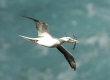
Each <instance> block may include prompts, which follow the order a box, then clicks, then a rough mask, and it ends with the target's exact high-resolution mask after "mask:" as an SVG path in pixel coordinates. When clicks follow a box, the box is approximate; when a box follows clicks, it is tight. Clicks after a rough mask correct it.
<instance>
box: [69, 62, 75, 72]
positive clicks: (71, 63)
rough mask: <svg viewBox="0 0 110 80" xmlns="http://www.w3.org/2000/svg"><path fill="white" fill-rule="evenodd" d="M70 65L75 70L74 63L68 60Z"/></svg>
mask: <svg viewBox="0 0 110 80" xmlns="http://www.w3.org/2000/svg"><path fill="white" fill-rule="evenodd" d="M70 66H71V68H73V69H74V70H76V63H74V62H70Z"/></svg>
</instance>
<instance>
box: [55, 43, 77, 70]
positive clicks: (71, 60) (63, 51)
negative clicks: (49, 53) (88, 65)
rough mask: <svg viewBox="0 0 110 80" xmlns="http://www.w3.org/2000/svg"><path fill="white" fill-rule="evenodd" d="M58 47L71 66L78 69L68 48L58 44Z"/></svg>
mask: <svg viewBox="0 0 110 80" xmlns="http://www.w3.org/2000/svg"><path fill="white" fill-rule="evenodd" d="M57 49H58V50H59V51H60V52H61V53H62V54H63V55H64V56H65V58H66V60H67V61H68V63H69V64H70V66H71V68H73V69H74V70H76V63H75V60H74V57H73V56H72V54H71V53H70V52H69V51H68V50H66V49H65V48H64V47H63V46H62V45H60V46H58V47H57Z"/></svg>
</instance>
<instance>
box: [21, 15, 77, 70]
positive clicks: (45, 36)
mask: <svg viewBox="0 0 110 80" xmlns="http://www.w3.org/2000/svg"><path fill="white" fill-rule="evenodd" d="M22 17H25V18H28V19H31V20H33V21H35V23H36V28H37V30H38V36H39V37H38V38H30V37H26V36H22V35H19V36H20V37H22V38H24V39H27V40H29V41H33V42H35V43H37V44H39V45H42V46H45V47H49V48H57V49H58V50H59V51H60V52H61V53H62V54H63V55H64V56H65V58H66V60H67V61H68V63H69V64H70V66H71V68H73V69H74V70H76V63H75V60H74V57H73V56H72V54H71V53H70V52H69V51H68V50H66V49H65V48H64V47H63V46H62V44H63V43H64V42H75V43H76V42H77V40H76V39H72V38H71V37H62V38H54V37H52V35H51V34H50V32H49V30H48V25H47V24H46V23H44V22H42V21H39V20H36V19H33V18H31V17H28V16H22Z"/></svg>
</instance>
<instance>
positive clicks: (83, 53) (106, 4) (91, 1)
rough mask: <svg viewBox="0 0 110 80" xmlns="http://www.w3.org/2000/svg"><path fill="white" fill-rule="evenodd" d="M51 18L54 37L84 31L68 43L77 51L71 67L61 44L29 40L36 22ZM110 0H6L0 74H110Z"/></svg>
mask: <svg viewBox="0 0 110 80" xmlns="http://www.w3.org/2000/svg"><path fill="white" fill-rule="evenodd" d="M21 14H22V15H26V16H30V17H33V18H35V19H38V20H41V21H43V22H45V23H47V24H48V25H49V26H50V27H49V30H50V32H51V34H52V35H53V36H54V37H57V38H60V37H62V36H65V34H64V33H66V34H67V35H68V36H70V37H73V36H72V35H73V34H74V35H75V36H77V37H78V40H79V43H78V44H77V45H76V48H75V50H72V49H71V48H73V45H74V44H73V43H64V44H63V45H64V46H65V47H66V48H67V49H68V50H69V51H70V52H71V53H72V54H73V56H74V58H75V61H76V65H77V69H76V71H74V70H73V69H71V68H70V66H69V64H68V63H67V61H66V59H65V58H64V56H63V55H62V54H61V53H60V52H59V51H58V50H57V49H55V48H54V49H52V48H51V49H50V48H46V47H43V46H40V45H38V44H35V43H33V42H29V41H27V40H25V39H23V38H21V37H19V36H18V35H24V36H29V37H37V30H36V28H35V23H34V22H33V21H32V20H29V19H26V18H23V17H21V16H20V15H21ZM109 25H110V0H0V80H110V40H109V39H110V26H109Z"/></svg>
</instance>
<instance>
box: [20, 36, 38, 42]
mask: <svg viewBox="0 0 110 80" xmlns="http://www.w3.org/2000/svg"><path fill="white" fill-rule="evenodd" d="M19 36H20V37H22V38H24V39H26V40H28V41H33V42H37V41H38V39H37V38H30V37H26V36H22V35H19Z"/></svg>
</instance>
